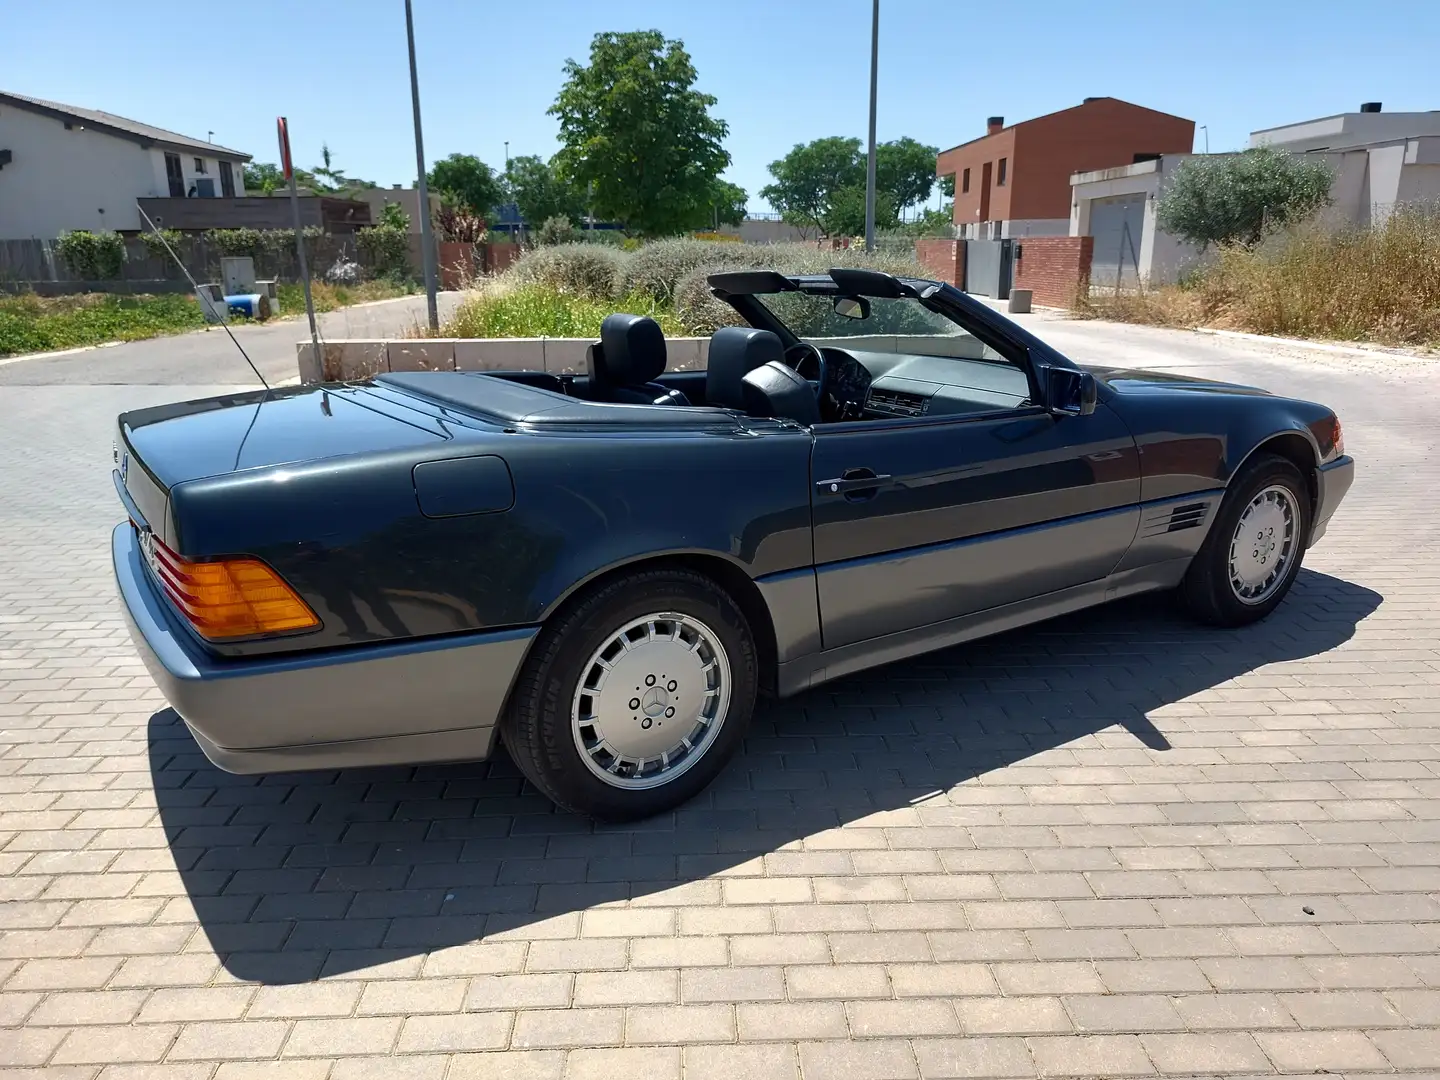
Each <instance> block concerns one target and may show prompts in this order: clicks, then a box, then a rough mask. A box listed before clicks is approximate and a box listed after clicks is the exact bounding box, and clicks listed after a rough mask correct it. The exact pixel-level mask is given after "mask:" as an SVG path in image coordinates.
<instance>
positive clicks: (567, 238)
mask: <svg viewBox="0 0 1440 1080" xmlns="http://www.w3.org/2000/svg"><path fill="white" fill-rule="evenodd" d="M579 232H580V230H579V229H577V228H575V223H574V222H572V221H571V220H570V219H569V218H567V217H561V216H560V215H558V214H557V215H555V216H554V217H548V218H546V219H545V223H544V224H543V225H541V226H540V228H538V229H536V230H535V243H536V244H538V245H539V246H540V247H554V246H555V245H556V244H574V243H577V242H578V241H579Z"/></svg>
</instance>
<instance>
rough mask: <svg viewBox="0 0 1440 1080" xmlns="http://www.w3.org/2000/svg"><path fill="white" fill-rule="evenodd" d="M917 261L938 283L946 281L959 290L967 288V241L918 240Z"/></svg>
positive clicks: (916, 242) (916, 244)
mask: <svg viewBox="0 0 1440 1080" xmlns="http://www.w3.org/2000/svg"><path fill="white" fill-rule="evenodd" d="M915 259H916V261H917V262H919V263H920V265H921V266H923V267H924V268H925V272H926V273H927V274H929V275H930V276H931V277H933V278H934V279H935V280H936V281H944V282H946V283H947V284H950V285H954V286H955V287H956V288H957V289H963V288H964V287H965V241H963V240H943V239H928V240H916V241H915Z"/></svg>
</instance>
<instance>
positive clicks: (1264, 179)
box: [1156, 146, 1335, 248]
mask: <svg viewBox="0 0 1440 1080" xmlns="http://www.w3.org/2000/svg"><path fill="white" fill-rule="evenodd" d="M1334 180H1335V175H1334V173H1333V172H1331V170H1330V167H1329V166H1328V165H1326V164H1325V163H1324V162H1323V161H1316V160H1314V159H1311V158H1306V157H1304V156H1303V155H1297V154H1291V153H1288V152H1286V151H1284V150H1276V149H1274V148H1273V147H1269V146H1261V147H1256V148H1254V149H1250V150H1246V151H1244V152H1242V153H1239V154H1231V155H1226V156H1216V157H1192V158H1189V159H1187V160H1185V161H1183V162H1181V163H1180V165H1179V167H1178V168H1177V169H1176V170H1175V176H1174V178H1173V179H1172V180H1171V181H1170V186H1169V187H1168V189H1167V190H1166V192H1165V194H1164V195H1163V196H1162V197H1161V199H1160V204H1159V206H1158V207H1157V208H1156V224H1158V225H1159V227H1160V228H1161V229H1163V230H1164V231H1165V232H1168V233H1172V234H1173V235H1175V236H1178V237H1180V238H1181V239H1182V240H1186V241H1188V242H1190V243H1192V244H1197V245H1199V246H1200V247H1202V248H1203V247H1206V246H1208V245H1210V244H1242V245H1245V246H1247V247H1250V246H1254V245H1255V244H1258V243H1259V242H1260V241H1261V240H1262V239H1263V238H1264V237H1265V236H1266V235H1268V234H1269V233H1272V232H1275V231H1278V230H1280V229H1283V228H1285V227H1286V226H1288V225H1291V224H1294V223H1297V222H1300V221H1303V220H1304V219H1306V218H1308V217H1309V216H1310V215H1311V214H1313V213H1314V212H1315V211H1316V210H1319V209H1320V208H1321V207H1322V206H1324V205H1326V203H1328V202H1329V200H1330V186H1331V184H1333V183H1334Z"/></svg>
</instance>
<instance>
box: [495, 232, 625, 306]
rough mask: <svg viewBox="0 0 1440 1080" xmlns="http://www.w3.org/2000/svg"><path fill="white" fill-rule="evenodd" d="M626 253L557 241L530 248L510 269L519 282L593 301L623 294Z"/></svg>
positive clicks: (590, 245)
mask: <svg viewBox="0 0 1440 1080" xmlns="http://www.w3.org/2000/svg"><path fill="white" fill-rule="evenodd" d="M625 262H626V256H625V255H624V254H623V253H622V252H619V251H615V250H614V249H613V248H607V247H601V246H600V245H599V244H556V245H555V246H554V247H539V248H535V249H534V250H533V251H527V252H526V253H525V254H524V255H522V256H521V257H520V259H519V261H517V262H516V263H515V265H514V267H513V268H512V269H511V273H512V274H514V275H515V278H516V279H517V280H518V281H520V282H529V283H532V284H537V285H545V286H548V287H549V288H550V289H553V290H556V291H558V292H563V293H573V294H574V295H576V296H581V297H585V298H587V299H591V300H609V299H613V298H614V297H617V296H620V295H622V292H621V287H620V283H621V272H622V270H623V268H624V266H625Z"/></svg>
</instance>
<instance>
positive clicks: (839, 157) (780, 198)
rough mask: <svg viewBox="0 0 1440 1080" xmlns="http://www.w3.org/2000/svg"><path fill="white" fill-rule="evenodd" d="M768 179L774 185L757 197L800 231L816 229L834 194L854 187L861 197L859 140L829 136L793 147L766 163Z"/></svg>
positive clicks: (863, 178)
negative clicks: (763, 199)
mask: <svg viewBox="0 0 1440 1080" xmlns="http://www.w3.org/2000/svg"><path fill="white" fill-rule="evenodd" d="M770 175H771V176H773V177H774V178H775V182H774V183H772V184H767V185H766V186H765V187H763V188H761V189H760V194H761V196H763V197H764V198H765V199H766V200H767V201H768V202H769V203H770V205H771V206H773V207H774V208H775V209H776V210H777V211H779V213H780V216H781V217H782V218H784V219H785V220H786V221H788V222H789V223H790V224H792V225H795V226H796V227H798V228H799V229H801V230H802V231H804V232H808V231H809V230H811V229H820V228H822V227H823V224H822V223H823V220H824V218H825V216H826V214H827V213H829V211H830V201H831V198H832V197H833V196H834V195H835V193H836V192H838V191H840V190H842V189H844V188H853V187H856V186H857V185H858V186H859V187H860V188H861V189H862V193H863V189H864V187H865V167H864V166H863V165H862V164H861V163H860V140H859V139H844V138H840V137H839V136H831V137H830V138H827V139H816V140H814V141H813V142H808V143H796V144H795V147H794V148H793V149H792V150H791V151H790V152H789V153H788V154H786V155H785V156H784V157H783V158H781V159H780V160H779V161H772V162H771V163H770ZM862 231H863V230H862Z"/></svg>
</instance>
